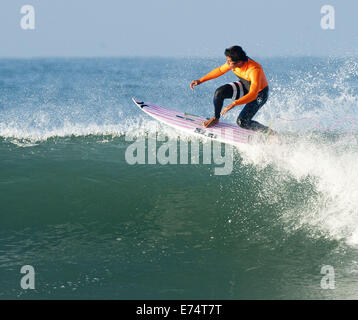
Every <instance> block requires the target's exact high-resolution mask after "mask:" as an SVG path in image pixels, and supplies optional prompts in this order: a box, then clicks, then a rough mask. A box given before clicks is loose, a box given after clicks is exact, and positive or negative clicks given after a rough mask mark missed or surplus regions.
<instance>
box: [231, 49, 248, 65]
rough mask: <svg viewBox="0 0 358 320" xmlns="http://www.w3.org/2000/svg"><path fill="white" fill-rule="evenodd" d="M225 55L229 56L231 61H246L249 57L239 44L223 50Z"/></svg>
mask: <svg viewBox="0 0 358 320" xmlns="http://www.w3.org/2000/svg"><path fill="white" fill-rule="evenodd" d="M225 56H226V57H230V58H231V60H232V61H233V62H239V61H247V60H248V59H249V58H248V56H247V55H246V52H245V51H244V50H242V48H241V47H240V46H232V47H230V48H227V49H226V50H225Z"/></svg>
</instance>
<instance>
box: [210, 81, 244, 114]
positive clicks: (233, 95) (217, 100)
mask: <svg viewBox="0 0 358 320" xmlns="http://www.w3.org/2000/svg"><path fill="white" fill-rule="evenodd" d="M240 85H241V83H240ZM233 86H235V87H236V90H235V92H234V87H233ZM242 88H243V87H242ZM242 88H241V90H240V86H239V83H238V82H232V83H228V84H225V85H223V86H221V87H219V88H218V89H216V91H215V94H214V106H215V118H217V119H219V118H220V112H221V109H222V107H223V104H224V100H225V99H233V100H236V99H239V98H241V96H242V95H244V94H246V93H247V91H246V90H245V89H242ZM240 93H241V95H240Z"/></svg>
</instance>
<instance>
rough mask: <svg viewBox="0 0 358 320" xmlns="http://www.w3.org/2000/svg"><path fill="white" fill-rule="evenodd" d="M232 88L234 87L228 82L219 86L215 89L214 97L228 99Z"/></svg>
mask: <svg viewBox="0 0 358 320" xmlns="http://www.w3.org/2000/svg"><path fill="white" fill-rule="evenodd" d="M230 90H231V91H232V88H231V86H230V85H227V84H225V85H223V86H221V87H219V88H217V89H216V90H215V94H214V99H218V100H224V99H227V98H228V97H229V96H230V93H231V92H228V91H230ZM231 95H232V93H231Z"/></svg>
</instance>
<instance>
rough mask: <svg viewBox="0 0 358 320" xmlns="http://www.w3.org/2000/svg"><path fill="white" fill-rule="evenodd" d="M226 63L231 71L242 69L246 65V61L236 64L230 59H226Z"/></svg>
mask: <svg viewBox="0 0 358 320" xmlns="http://www.w3.org/2000/svg"><path fill="white" fill-rule="evenodd" d="M226 61H227V64H228V66H229V67H230V68H231V69H235V68H241V67H242V66H243V65H244V63H245V61H239V62H234V61H232V59H231V58H230V57H226Z"/></svg>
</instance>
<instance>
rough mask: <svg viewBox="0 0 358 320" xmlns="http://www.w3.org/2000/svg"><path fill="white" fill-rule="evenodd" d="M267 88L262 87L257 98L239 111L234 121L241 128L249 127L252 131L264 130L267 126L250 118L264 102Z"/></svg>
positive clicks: (266, 96) (266, 97)
mask: <svg viewBox="0 0 358 320" xmlns="http://www.w3.org/2000/svg"><path fill="white" fill-rule="evenodd" d="M268 92H269V88H268V87H266V88H264V89H262V90H261V91H260V92H259V93H258V96H257V99H256V100H254V101H252V102H249V103H248V104H246V105H245V107H244V108H243V109H242V111H241V112H240V114H239V116H238V118H237V120H236V122H237V124H238V125H239V126H240V127H241V128H245V129H250V130H254V131H263V132H266V131H267V130H268V129H269V128H268V127H266V126H264V125H262V124H261V123H259V122H257V121H254V120H251V119H252V118H253V117H254V115H255V114H256V113H257V111H259V109H260V108H261V107H262V106H263V105H264V104H265V103H266V101H267V99H268Z"/></svg>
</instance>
